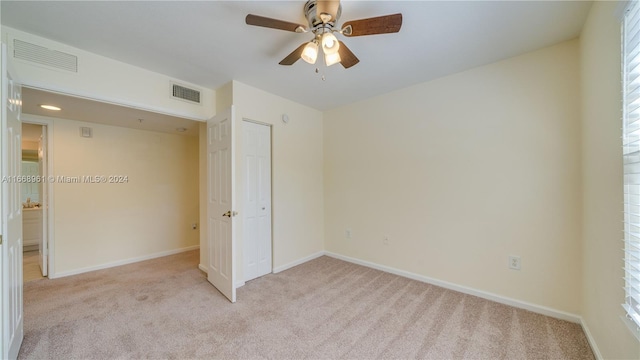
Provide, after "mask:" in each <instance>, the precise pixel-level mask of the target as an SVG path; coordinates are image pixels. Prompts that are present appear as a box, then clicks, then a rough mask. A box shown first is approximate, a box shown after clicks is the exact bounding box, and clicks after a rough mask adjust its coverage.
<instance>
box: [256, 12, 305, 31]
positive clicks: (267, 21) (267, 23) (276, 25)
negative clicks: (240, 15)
mask: <svg viewBox="0 0 640 360" xmlns="http://www.w3.org/2000/svg"><path fill="white" fill-rule="evenodd" d="M245 22H246V23H247V25H254V26H262V27H266V28H271V29H278V30H285V31H291V32H298V33H299V32H307V31H308V30H307V27H306V26H304V25H300V24H296V23H292V22H288V21H283V20H278V19H272V18H268V17H264V16H258V15H253V14H249V15H247V17H246V19H245Z"/></svg>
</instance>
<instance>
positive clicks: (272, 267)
mask: <svg viewBox="0 0 640 360" xmlns="http://www.w3.org/2000/svg"><path fill="white" fill-rule="evenodd" d="M244 122H248V123H252V124H256V125H261V126H266V127H268V128H269V138H270V139H269V140H270V146H269V158H270V160H269V165H270V169H269V176H270V177H271V179H270V181H269V183H270V187H269V193H270V196H271V201H270V206H271V209H270V211H271V233H270V234H269V238H270V240H271V241H270V243H271V271H270V272H269V273H270V274H272V273H273V269H274V266H273V264H274V258H273V257H274V254H273V253H274V251H273V124H270V123H266V122H262V121H258V120H253V119H249V118H245V117H243V118H242V121H240V127H241V126H242V123H244ZM239 133H240V134H239V136H242V131H239ZM244 141H245V139H244V138H243V139H242V142H243V143H244ZM238 150H239V152H240V154H239V158H240V159H242V166H240V169H242V170H241V171H242V174H236V175H240V176H239V177H238V178H239V179H242V183H241V188H242V194H243V195H242V199H241V200H240V201H239V206H241V207H244V194H245V186H246V184H245V181H244V179H245V174H244V170H245V167H244V150H243V148H242V147H240V148H239V149H238ZM242 211H243V212H246V209H244V208H243V209H242ZM240 221H241V222H242V224H240V225H239V226H238V228H240V229H244V215H243V216H240ZM244 236H245V234H244V230H243V231H242V247H241V248H242V250H241V251H242V252H243V253H242V277H243V279H242V280H238V283H239V286H243V285H244V284H245V282H246V280H245V278H246V274H245V272H244V270H245V266H246V265H245V263H244V247H245V244H244Z"/></svg>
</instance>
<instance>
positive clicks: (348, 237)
mask: <svg viewBox="0 0 640 360" xmlns="http://www.w3.org/2000/svg"><path fill="white" fill-rule="evenodd" d="M344 237H346V238H347V239H351V229H346V230H345V231H344Z"/></svg>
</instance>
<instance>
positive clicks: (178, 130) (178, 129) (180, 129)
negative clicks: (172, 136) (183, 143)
mask: <svg viewBox="0 0 640 360" xmlns="http://www.w3.org/2000/svg"><path fill="white" fill-rule="evenodd" d="M176 131H177V132H185V131H187V128H183V127H179V128H177V129H176Z"/></svg>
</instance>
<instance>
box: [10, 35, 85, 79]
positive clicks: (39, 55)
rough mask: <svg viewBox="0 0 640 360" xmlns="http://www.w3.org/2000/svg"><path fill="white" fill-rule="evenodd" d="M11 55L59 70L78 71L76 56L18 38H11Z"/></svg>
mask: <svg viewBox="0 0 640 360" xmlns="http://www.w3.org/2000/svg"><path fill="white" fill-rule="evenodd" d="M13 57H14V58H16V59H21V60H26V61H29V62H33V63H36V64H40V65H45V66H48V67H52V68H55V69H59V70H65V71H71V72H74V73H77V72H78V57H77V56H75V55H71V54H67V53H65V52H62V51H58V50H51V49H47V48H46V47H44V46H40V45H36V44H32V43H29V42H26V41H22V40H18V39H13Z"/></svg>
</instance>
